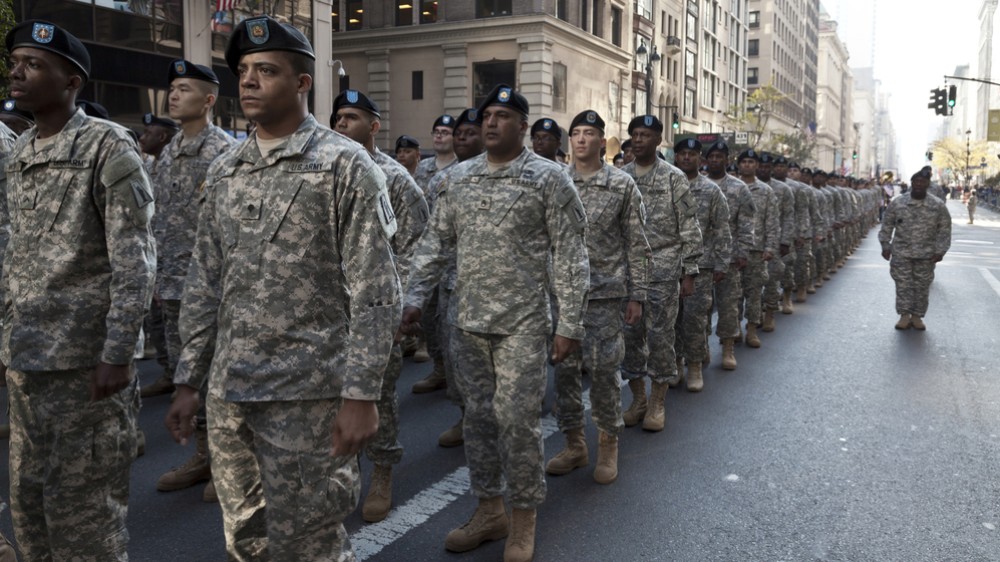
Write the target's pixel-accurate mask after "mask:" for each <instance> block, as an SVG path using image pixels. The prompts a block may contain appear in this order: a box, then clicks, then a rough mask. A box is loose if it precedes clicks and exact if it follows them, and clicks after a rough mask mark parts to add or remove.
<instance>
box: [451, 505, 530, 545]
mask: <svg viewBox="0 0 1000 562" xmlns="http://www.w3.org/2000/svg"><path fill="white" fill-rule="evenodd" d="M509 525H510V519H509V518H508V517H507V510H506V509H505V508H504V505H503V496H496V497H493V498H480V499H479V506H478V507H476V512H475V513H473V514H472V518H471V519H469V521H468V522H467V523H466V524H464V525H462V526H461V527H459V528H457V529H453V530H452V531H451V532H450V533H448V536H447V537H445V539H444V547H445V548H446V549H448V550H450V551H452V552H468V551H470V550H472V549H474V548H476V547H478V546H479V545H481V544H483V543H484V542H486V541H495V540H500V539H502V538H504V537H506V536H507V533H508V532H509V529H508V526H509ZM532 530H534V528H532Z"/></svg>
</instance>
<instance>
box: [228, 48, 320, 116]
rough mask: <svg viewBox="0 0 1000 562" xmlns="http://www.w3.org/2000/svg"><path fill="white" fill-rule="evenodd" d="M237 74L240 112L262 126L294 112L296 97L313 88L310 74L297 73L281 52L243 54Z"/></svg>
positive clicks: (298, 108) (298, 109) (296, 110)
mask: <svg viewBox="0 0 1000 562" xmlns="http://www.w3.org/2000/svg"><path fill="white" fill-rule="evenodd" d="M237 73H238V75H239V80H240V107H242V108H243V114H244V115H245V116H246V117H247V119H250V120H251V121H253V122H255V123H256V124H257V126H258V127H261V128H264V129H266V128H267V127H268V126H269V125H272V124H275V123H278V122H281V121H284V120H287V119H289V116H290V115H296V114H297V113H298V112H299V111H300V109H301V107H300V101H299V96H300V95H303V94H307V93H308V92H309V89H310V88H311V87H312V79H311V78H310V77H309V75H308V74H297V73H296V72H295V70H294V69H293V68H292V64H291V61H290V60H289V58H288V57H286V56H285V53H283V52H280V51H264V52H262V53H250V54H247V55H243V58H241V59H240V64H239V66H238V67H237Z"/></svg>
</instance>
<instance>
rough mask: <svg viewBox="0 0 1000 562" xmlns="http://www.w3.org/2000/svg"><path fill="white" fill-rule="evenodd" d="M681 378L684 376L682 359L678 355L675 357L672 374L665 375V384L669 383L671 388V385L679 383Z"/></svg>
mask: <svg viewBox="0 0 1000 562" xmlns="http://www.w3.org/2000/svg"><path fill="white" fill-rule="evenodd" d="M682 378H684V360H683V359H681V358H680V357H678V358H677V370H676V371H674V374H672V375H670V376H669V377H667V384H669V385H670V388H673V387H675V386H677V385H679V384H681V379H682Z"/></svg>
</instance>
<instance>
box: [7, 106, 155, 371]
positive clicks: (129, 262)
mask: <svg viewBox="0 0 1000 562" xmlns="http://www.w3.org/2000/svg"><path fill="white" fill-rule="evenodd" d="M37 131H38V130H37V129H35V128H32V129H29V130H28V131H26V132H25V133H24V134H23V135H21V136H20V137H19V138H18V139H17V142H16V143H15V145H14V150H13V152H12V153H11V155H10V156H9V157H8V158H7V162H6V164H5V168H4V169H5V172H6V176H7V201H8V206H9V211H10V217H9V220H10V226H11V235H10V242H9V243H8V245H7V252H6V255H5V258H4V268H3V273H4V278H3V282H2V283H3V286H4V290H5V292H6V301H5V302H4V324H3V325H4V329H3V343H2V351H0V354H2V359H3V362H4V364H6V365H7V366H8V367H11V368H12V369H16V370H19V371H52V370H65V369H74V368H81V367H91V366H95V365H97V363H99V362H102V361H103V362H105V363H110V364H112V365H127V364H129V363H131V362H132V355H133V353H134V351H135V345H136V341H137V340H138V338H139V328H140V327H141V326H142V320H143V317H144V316H145V314H146V308H147V307H148V306H149V301H150V299H151V298H152V291H153V282H154V280H155V275H156V243H155V241H154V240H153V232H152V229H151V227H150V222H151V220H152V217H153V207H154V204H153V192H152V187H151V186H150V184H149V176H147V175H146V170H145V168H143V166H142V160H141V158H140V157H139V149H138V147H137V146H136V144H135V141H133V140H132V137H131V136H130V135H129V133H128V132H127V131H126V130H125V128H124V127H121V126H119V125H116V124H114V123H111V122H110V121H105V120H103V119H95V118H91V117H87V116H86V115H85V114H84V113H83V110H81V109H78V110H77V111H76V113H75V114H73V116H72V117H71V118H70V120H69V122H67V123H66V125H65V126H64V127H63V129H62V131H60V132H59V134H58V135H56V137H55V140H54V141H53V142H52V144H50V145H49V146H47V147H45V148H44V149H42V150H41V151H39V152H36V151H35V148H34V141H35V136H36V135H37ZM2 222H4V223H6V222H7V217H4V218H3V219H2Z"/></svg>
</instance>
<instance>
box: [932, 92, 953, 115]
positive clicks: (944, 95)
mask: <svg viewBox="0 0 1000 562" xmlns="http://www.w3.org/2000/svg"><path fill="white" fill-rule="evenodd" d="M927 107H928V108H929V109H933V110H934V114H935V115H948V91H947V90H945V89H944V88H934V89H933V90H931V103H929V104H927Z"/></svg>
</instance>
